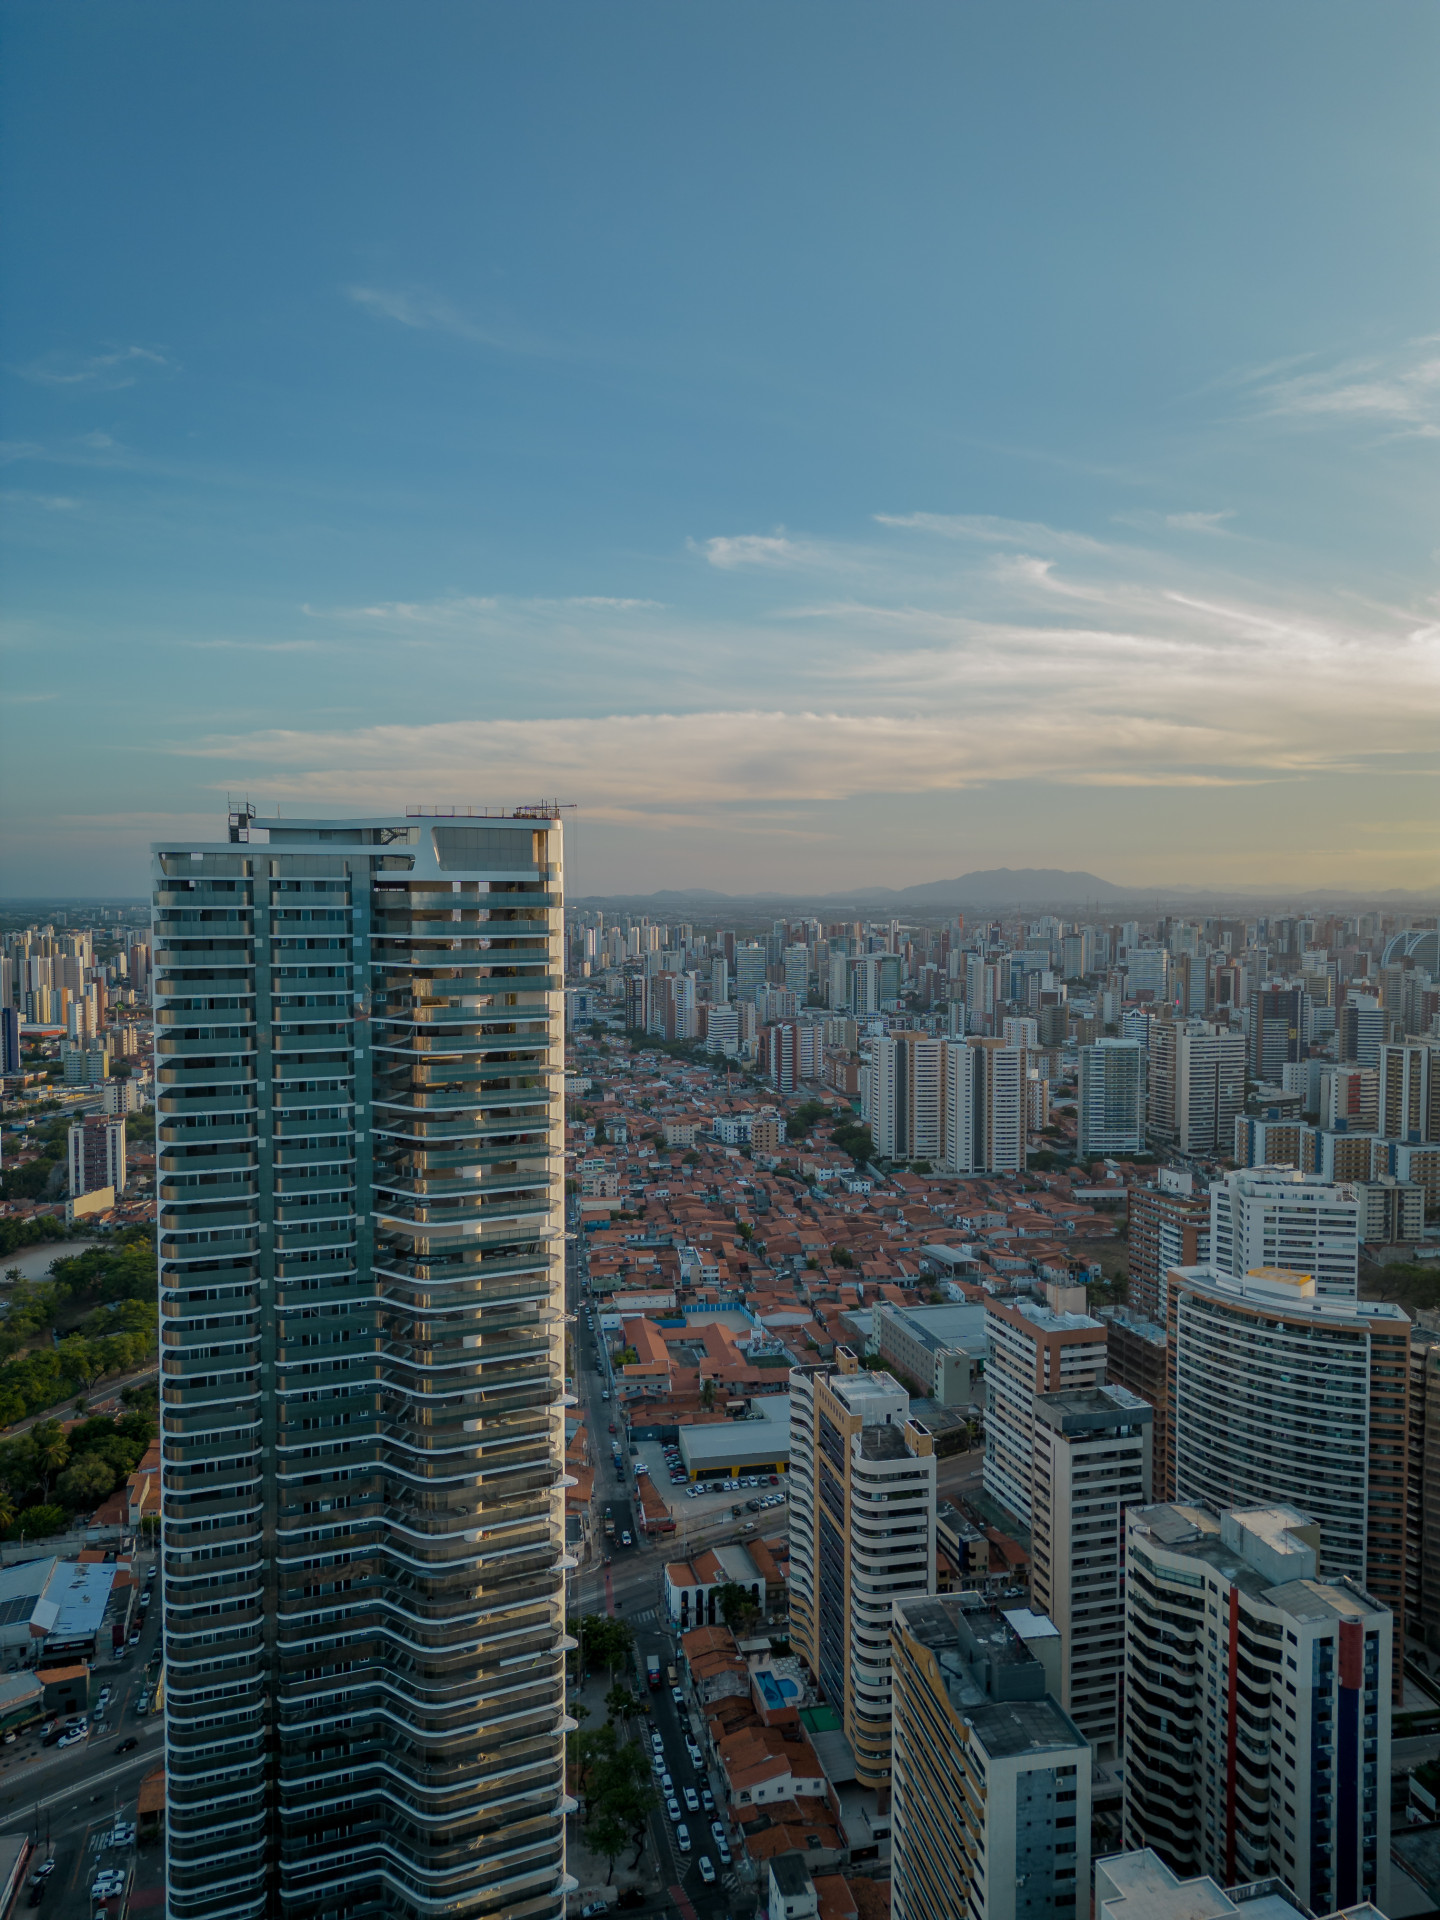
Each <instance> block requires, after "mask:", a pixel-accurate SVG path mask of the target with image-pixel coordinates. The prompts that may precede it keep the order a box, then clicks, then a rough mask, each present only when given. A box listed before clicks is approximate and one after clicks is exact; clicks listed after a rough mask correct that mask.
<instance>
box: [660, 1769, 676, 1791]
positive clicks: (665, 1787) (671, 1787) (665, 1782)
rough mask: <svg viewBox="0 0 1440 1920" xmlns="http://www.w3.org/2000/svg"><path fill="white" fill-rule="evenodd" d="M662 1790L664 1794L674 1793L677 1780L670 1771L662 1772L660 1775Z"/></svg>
mask: <svg viewBox="0 0 1440 1920" xmlns="http://www.w3.org/2000/svg"><path fill="white" fill-rule="evenodd" d="M660 1791H661V1792H662V1793H664V1794H672V1793H674V1791H675V1782H674V1781H673V1780H672V1779H671V1778H670V1776H669V1774H668V1773H662V1774H661V1776H660Z"/></svg>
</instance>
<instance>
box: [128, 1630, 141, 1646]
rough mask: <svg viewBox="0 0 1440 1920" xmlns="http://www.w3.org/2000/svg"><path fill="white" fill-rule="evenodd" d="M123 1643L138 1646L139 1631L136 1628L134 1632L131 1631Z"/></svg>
mask: <svg viewBox="0 0 1440 1920" xmlns="http://www.w3.org/2000/svg"><path fill="white" fill-rule="evenodd" d="M125 1644H126V1646H127V1647H138V1646H139V1644H140V1634H139V1631H138V1630H137V1631H136V1632H134V1633H132V1634H131V1636H130V1638H129V1639H128V1640H127V1641H126V1642H125Z"/></svg>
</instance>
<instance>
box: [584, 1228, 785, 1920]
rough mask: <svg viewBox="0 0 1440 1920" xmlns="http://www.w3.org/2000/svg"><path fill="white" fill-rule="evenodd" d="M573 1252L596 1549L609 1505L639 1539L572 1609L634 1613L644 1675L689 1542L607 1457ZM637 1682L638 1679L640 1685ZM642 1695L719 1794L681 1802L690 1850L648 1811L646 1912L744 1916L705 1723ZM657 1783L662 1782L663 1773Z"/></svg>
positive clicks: (718, 1528)
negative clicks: (702, 1737)
mask: <svg viewBox="0 0 1440 1920" xmlns="http://www.w3.org/2000/svg"><path fill="white" fill-rule="evenodd" d="M567 1254H568V1256H569V1257H568V1259H567V1275H568V1287H567V1292H568V1295H569V1306H570V1311H571V1312H572V1313H574V1314H575V1315H576V1316H577V1318H576V1327H575V1332H576V1355H577V1365H578V1373H577V1376H576V1391H577V1394H578V1397H579V1399H580V1401H581V1405H582V1408H583V1411H584V1413H585V1416H586V1420H587V1423H588V1425H589V1428H590V1432H591V1433H592V1435H593V1436H594V1437H595V1443H596V1454H597V1468H596V1475H595V1506H596V1516H595V1517H596V1542H597V1548H598V1551H599V1553H600V1554H602V1555H603V1553H604V1551H605V1547H604V1534H603V1530H602V1528H601V1526H600V1521H601V1519H602V1517H603V1514H604V1510H605V1508H606V1507H607V1506H608V1507H610V1508H611V1510H612V1512H613V1514H614V1517H615V1531H616V1537H617V1539H618V1537H619V1534H620V1532H621V1531H622V1529H623V1528H624V1527H625V1526H626V1525H627V1524H628V1525H629V1527H630V1534H631V1538H632V1539H633V1540H634V1541H635V1542H636V1544H635V1545H634V1546H633V1547H632V1548H630V1549H629V1550H628V1551H627V1550H626V1549H624V1548H619V1547H617V1548H614V1549H612V1553H611V1564H610V1565H609V1566H608V1567H606V1566H604V1565H603V1564H600V1562H599V1561H598V1560H597V1562H596V1564H595V1565H594V1566H593V1567H591V1568H589V1569H587V1570H586V1571H584V1572H583V1573H581V1574H579V1575H577V1577H576V1580H575V1586H574V1591H573V1594H572V1606H573V1607H574V1608H575V1609H577V1610H578V1611H580V1612H583V1613H611V1614H619V1615H620V1616H621V1617H622V1618H623V1619H627V1620H629V1621H630V1623H631V1624H632V1626H633V1627H634V1629H635V1650H636V1656H637V1671H638V1672H639V1673H643V1671H644V1666H645V1656H646V1654H647V1653H652V1652H653V1653H656V1654H658V1655H659V1656H660V1664H661V1668H662V1671H663V1669H664V1668H665V1667H667V1666H669V1665H670V1664H672V1662H673V1661H674V1658H675V1637H674V1635H673V1634H672V1633H671V1632H670V1630H669V1628H668V1627H667V1626H666V1624H665V1621H664V1611H663V1599H662V1593H661V1568H662V1567H663V1565H664V1563H665V1561H666V1560H667V1559H671V1558H673V1557H675V1555H676V1554H677V1553H678V1552H684V1551H686V1550H687V1549H686V1547H684V1546H681V1545H680V1544H679V1539H680V1536H677V1535H673V1534H661V1535H659V1536H657V1537H656V1539H655V1540H654V1541H651V1540H649V1539H648V1538H646V1536H644V1535H642V1534H640V1533H638V1532H637V1530H636V1528H635V1525H634V1521H633V1513H632V1508H631V1498H630V1474H629V1456H628V1454H627V1455H626V1457H625V1478H624V1480H623V1481H621V1480H617V1479H616V1478H615V1474H614V1471H613V1468H612V1466H611V1464H610V1462H611V1457H612V1456H611V1454H610V1441H611V1440H612V1438H622V1435H621V1433H617V1434H615V1435H612V1434H611V1433H610V1431H609V1425H610V1422H611V1421H612V1420H614V1422H615V1425H616V1427H617V1428H618V1429H622V1432H623V1422H622V1421H621V1420H620V1418H619V1416H618V1414H617V1412H616V1410H615V1401H614V1399H613V1397H612V1398H611V1399H610V1400H609V1401H605V1400H602V1398H601V1393H602V1391H603V1390H604V1389H605V1388H606V1387H608V1386H609V1385H610V1381H609V1376H608V1373H607V1372H606V1366H605V1359H604V1355H603V1352H602V1350H601V1347H600V1345H599V1343H598V1340H597V1337H596V1336H595V1335H592V1334H590V1333H589V1332H588V1330H587V1329H586V1326H585V1312H586V1305H587V1303H586V1301H585V1300H584V1299H583V1298H582V1297H581V1294H580V1280H581V1275H582V1273H583V1255H581V1256H577V1252H576V1248H575V1245H574V1243H572V1244H571V1245H570V1246H569V1247H568V1248H567ZM597 1331H598V1330H597ZM597 1369H598V1370H597ZM622 1445H623V1438H622ZM684 1537H685V1538H686V1540H687V1541H688V1546H689V1547H690V1548H693V1547H694V1546H695V1545H696V1544H697V1533H696V1531H695V1530H691V1531H690V1532H689V1533H688V1534H687V1535H686V1536H684ZM703 1537H704V1538H705V1540H706V1542H707V1544H708V1543H709V1542H710V1541H718V1540H722V1539H727V1538H728V1539H738V1538H739V1537H740V1528H739V1525H738V1523H736V1522H735V1521H733V1520H730V1519H729V1517H728V1515H727V1516H726V1518H725V1520H724V1521H723V1522H717V1523H716V1524H715V1526H713V1527H709V1528H706V1529H705V1532H704V1536H703ZM640 1684H641V1683H640V1682H639V1680H638V1679H637V1681H636V1685H637V1686H640ZM642 1691H643V1688H642ZM645 1699H646V1703H647V1707H648V1711H647V1712H645V1713H642V1714H639V1715H637V1716H636V1718H635V1730H636V1737H637V1738H639V1740H640V1741H641V1744H642V1745H644V1746H646V1747H647V1749H648V1748H649V1747H650V1734H651V1732H652V1730H653V1731H654V1732H658V1733H659V1734H660V1736H661V1739H662V1742H663V1751H664V1757H665V1765H666V1771H667V1772H668V1773H669V1774H670V1777H671V1779H672V1780H673V1781H674V1783H675V1785H676V1786H677V1787H678V1788H679V1789H680V1790H681V1793H682V1795H683V1790H684V1789H685V1788H686V1787H687V1786H688V1787H691V1788H693V1789H694V1791H695V1792H696V1794H697V1797H698V1794H699V1792H700V1790H701V1788H703V1787H709V1789H710V1792H711V1795H712V1798H714V1799H715V1801H716V1810H715V1811H713V1812H705V1811H704V1810H703V1809H702V1811H701V1812H700V1813H699V1814H691V1813H688V1812H685V1811H684V1808H683V1800H682V1819H683V1824H684V1825H685V1826H686V1827H688V1829H689V1832H690V1841H691V1847H690V1852H689V1853H688V1854H687V1853H683V1852H682V1851H681V1849H680V1847H679V1844H678V1841H677V1838H676V1827H677V1824H678V1823H676V1822H674V1821H672V1820H671V1819H670V1818H669V1816H668V1814H667V1813H666V1810H665V1807H664V1804H663V1802H662V1804H660V1805H659V1806H657V1807H656V1809H655V1810H654V1811H653V1812H652V1814H651V1816H650V1822H649V1826H650V1842H649V1848H648V1850H647V1851H648V1853H649V1864H650V1866H651V1868H652V1870H654V1869H655V1868H656V1865H657V1863H658V1866H659V1873H660V1882H661V1888H662V1893H661V1894H660V1895H657V1896H654V1897H653V1899H652V1902H651V1907H650V1910H651V1911H653V1912H673V1913H678V1914H679V1915H680V1920H719V1916H720V1915H722V1914H726V1915H738V1914H741V1913H748V1912H750V1910H751V1907H752V1905H753V1897H752V1896H751V1895H750V1894H749V1893H748V1891H745V1890H742V1889H741V1886H740V1883H739V1880H738V1877H737V1875H736V1874H735V1872H734V1869H733V1867H731V1868H726V1867H725V1866H724V1864H723V1863H722V1861H721V1860H720V1857H719V1854H718V1852H717V1849H716V1847H715V1844H714V1838H713V1835H712V1834H711V1832H710V1823H711V1821H712V1820H715V1819H719V1818H722V1817H723V1816H722V1815H721V1813H720V1811H719V1808H720V1805H721V1799H720V1795H719V1794H718V1793H717V1792H716V1788H717V1786H718V1784H719V1783H718V1782H717V1781H714V1780H711V1779H709V1778H708V1777H707V1776H706V1773H705V1771H704V1767H703V1763H702V1765H701V1767H700V1768H698V1769H697V1768H696V1767H695V1766H694V1765H693V1764H692V1762H691V1760H690V1757H689V1754H688V1752H687V1751H686V1746H685V1734H686V1732H687V1731H691V1732H692V1733H693V1734H694V1735H695V1736H696V1737H697V1738H698V1735H699V1733H700V1732H701V1729H700V1728H699V1727H698V1726H695V1727H693V1728H692V1727H691V1726H690V1722H689V1716H688V1712H687V1710H686V1708H685V1707H684V1706H683V1705H679V1704H677V1703H676V1701H675V1700H674V1699H672V1697H671V1694H670V1689H669V1687H668V1686H662V1687H661V1688H660V1689H659V1691H658V1692H646V1693H645ZM656 1785H657V1789H658V1785H659V1781H658V1777H657V1780H656ZM727 1833H728V1834H729V1837H730V1841H731V1845H732V1848H733V1846H734V1838H735V1836H734V1831H733V1829H730V1828H727ZM702 1855H705V1856H706V1857H707V1858H708V1859H709V1860H710V1861H711V1864H712V1865H713V1866H714V1868H715V1870H716V1881H715V1884H714V1886H706V1885H705V1883H704V1881H703V1880H702V1878H701V1875H700V1868H699V1861H700V1858H701V1856H702Z"/></svg>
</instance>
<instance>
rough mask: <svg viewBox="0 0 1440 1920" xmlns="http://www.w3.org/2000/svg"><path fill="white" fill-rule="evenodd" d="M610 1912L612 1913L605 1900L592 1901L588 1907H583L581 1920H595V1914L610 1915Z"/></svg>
mask: <svg viewBox="0 0 1440 1920" xmlns="http://www.w3.org/2000/svg"><path fill="white" fill-rule="evenodd" d="M609 1911H610V1909H609V1907H608V1906H607V1905H606V1904H605V1902H604V1901H603V1900H592V1901H590V1903H589V1904H588V1906H583V1907H581V1909H580V1920H593V1916H594V1915H595V1914H597V1913H608V1912H609Z"/></svg>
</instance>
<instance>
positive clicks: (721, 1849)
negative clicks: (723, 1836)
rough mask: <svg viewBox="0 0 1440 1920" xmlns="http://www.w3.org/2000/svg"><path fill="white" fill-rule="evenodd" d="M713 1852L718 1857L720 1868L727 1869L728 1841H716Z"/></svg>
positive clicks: (728, 1861) (728, 1858)
mask: <svg viewBox="0 0 1440 1920" xmlns="http://www.w3.org/2000/svg"><path fill="white" fill-rule="evenodd" d="M715 1851H716V1853H718V1854H719V1856H720V1864H721V1866H722V1867H728V1866H729V1864H730V1842H729V1841H728V1840H717V1841H716V1842H715Z"/></svg>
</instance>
